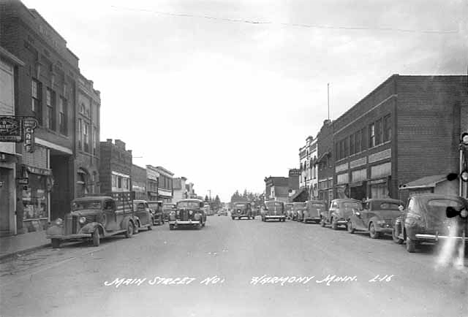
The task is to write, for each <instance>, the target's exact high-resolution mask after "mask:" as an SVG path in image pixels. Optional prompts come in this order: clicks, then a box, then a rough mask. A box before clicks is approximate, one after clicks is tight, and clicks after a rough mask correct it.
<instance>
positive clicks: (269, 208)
mask: <svg viewBox="0 0 468 317" xmlns="http://www.w3.org/2000/svg"><path fill="white" fill-rule="evenodd" d="M261 214H262V221H267V220H271V219H276V220H279V221H282V222H285V221H286V211H285V208H284V202H282V201H276V200H272V201H266V202H265V205H264V206H263V208H262V211H261Z"/></svg>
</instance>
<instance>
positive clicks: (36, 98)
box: [31, 79, 42, 125]
mask: <svg viewBox="0 0 468 317" xmlns="http://www.w3.org/2000/svg"><path fill="white" fill-rule="evenodd" d="M41 91H42V85H41V83H40V82H39V81H37V80H35V79H33V80H32V82H31V110H32V112H33V113H34V117H35V118H36V119H37V121H38V122H39V124H40V125H42V105H41V99H42V96H41Z"/></svg>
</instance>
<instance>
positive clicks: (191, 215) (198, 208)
mask: <svg viewBox="0 0 468 317" xmlns="http://www.w3.org/2000/svg"><path fill="white" fill-rule="evenodd" d="M203 207H204V203H203V201H202V200H200V199H182V200H180V201H178V202H177V203H176V210H175V211H174V210H173V211H171V213H170V214H169V229H170V230H174V229H177V228H178V227H180V226H192V227H196V228H197V229H201V228H202V227H204V226H205V224H206V213H205V209H204V208H203Z"/></svg>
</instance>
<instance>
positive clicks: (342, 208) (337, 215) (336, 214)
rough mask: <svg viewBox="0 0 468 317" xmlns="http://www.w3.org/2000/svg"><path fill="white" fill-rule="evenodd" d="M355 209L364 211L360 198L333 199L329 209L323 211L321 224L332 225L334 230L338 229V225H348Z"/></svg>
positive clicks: (323, 225)
mask: <svg viewBox="0 0 468 317" xmlns="http://www.w3.org/2000/svg"><path fill="white" fill-rule="evenodd" d="M353 210H355V211H362V203H361V202H360V201H359V200H356V199H352V198H338V199H333V200H332V201H331V202H330V208H329V209H328V211H325V212H323V213H322V220H321V222H320V225H321V226H322V227H325V226H326V225H330V226H331V228H332V229H333V230H337V229H338V226H344V227H347V226H348V220H349V218H350V217H351V215H352V214H353Z"/></svg>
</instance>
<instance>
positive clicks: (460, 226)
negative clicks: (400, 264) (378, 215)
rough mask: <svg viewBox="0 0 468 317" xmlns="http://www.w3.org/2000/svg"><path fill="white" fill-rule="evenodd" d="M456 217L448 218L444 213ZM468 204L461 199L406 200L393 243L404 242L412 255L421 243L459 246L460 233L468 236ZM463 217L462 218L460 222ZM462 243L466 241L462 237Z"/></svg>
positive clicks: (432, 196)
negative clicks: (449, 213) (456, 243)
mask: <svg viewBox="0 0 468 317" xmlns="http://www.w3.org/2000/svg"><path fill="white" fill-rule="evenodd" d="M450 210H452V211H454V212H455V213H457V214H458V215H456V216H455V217H453V218H448V217H447V211H450ZM467 216H468V201H467V200H466V199H465V198H463V197H460V196H451V195H438V194H421V195H415V196H412V197H410V198H409V200H408V204H407V207H406V209H405V210H404V211H403V212H402V215H401V216H400V217H398V218H397V220H396V221H395V225H394V229H393V230H394V231H393V240H394V241H395V242H397V243H400V244H401V243H403V242H404V241H406V250H407V251H408V252H411V253H412V252H415V251H416V249H417V247H418V245H419V244H421V243H424V242H430V243H434V244H436V243H438V242H439V241H440V240H456V241H459V242H461V241H462V239H463V230H465V232H468V221H467V220H466V217H467ZM462 217H465V219H463V218H462ZM465 241H468V237H466V236H465Z"/></svg>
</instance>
